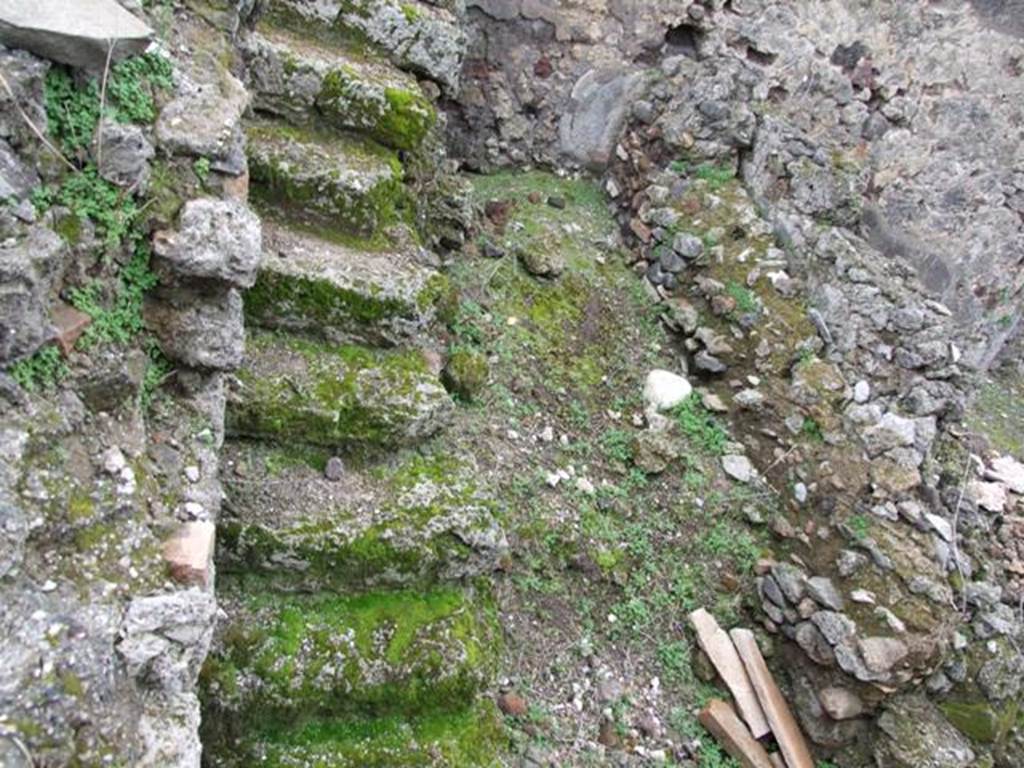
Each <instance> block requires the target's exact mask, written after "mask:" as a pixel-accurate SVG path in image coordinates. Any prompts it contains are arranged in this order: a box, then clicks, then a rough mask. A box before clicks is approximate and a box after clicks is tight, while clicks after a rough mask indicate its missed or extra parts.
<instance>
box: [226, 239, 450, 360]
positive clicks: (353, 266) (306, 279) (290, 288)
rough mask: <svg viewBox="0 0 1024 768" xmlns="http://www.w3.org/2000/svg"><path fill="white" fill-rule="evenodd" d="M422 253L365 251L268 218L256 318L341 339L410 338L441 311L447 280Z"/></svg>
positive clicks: (252, 296) (381, 341)
mask: <svg viewBox="0 0 1024 768" xmlns="http://www.w3.org/2000/svg"><path fill="white" fill-rule="evenodd" d="M415 256H416V254H414V253H396V252H394V251H363V250H359V249H355V248H350V247H348V246H345V245H341V244H339V243H334V242H331V241H328V240H323V239H321V238H318V237H315V236H313V235H307V234H305V233H303V232H300V231H298V230H293V229H288V228H286V227H283V226H280V225H277V224H272V223H269V222H267V223H266V224H265V225H264V231H263V258H262V263H261V265H260V270H259V276H258V278H257V280H256V285H255V287H254V288H253V289H252V290H250V291H248V292H247V293H246V295H245V313H246V317H247V319H248V320H249V322H250V323H253V324H256V325H259V326H262V327H265V328H277V329H281V330H288V331H302V332H304V333H311V334H314V335H317V336H322V337H323V338H325V339H328V340H330V341H334V342H339V343H340V342H350V341H357V342H364V343H368V344H378V345H385V346H392V345H397V344H399V343H401V342H403V341H408V340H409V339H411V338H412V337H414V336H415V335H416V334H418V333H420V332H421V331H422V330H423V329H424V328H426V327H427V326H428V325H429V324H430V322H431V320H433V317H434V314H435V306H436V302H437V300H438V299H439V298H440V297H441V296H442V294H443V293H444V290H445V285H446V280H445V278H444V277H443V276H442V275H440V274H439V273H438V272H435V271H434V270H432V269H429V268H427V267H424V266H421V265H419V264H417V263H416V261H415Z"/></svg>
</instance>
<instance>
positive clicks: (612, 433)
mask: <svg viewBox="0 0 1024 768" xmlns="http://www.w3.org/2000/svg"><path fill="white" fill-rule="evenodd" d="M632 443H633V436H632V435H631V434H630V433H629V432H627V431H626V430H624V429H609V430H608V431H607V432H605V433H604V434H603V435H602V436H601V449H602V450H603V451H604V455H605V456H607V457H608V458H609V459H611V460H612V461H619V462H622V463H623V464H625V463H627V462H628V461H629V460H630V459H632V458H633V447H632Z"/></svg>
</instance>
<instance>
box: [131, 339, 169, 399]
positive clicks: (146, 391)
mask: <svg viewBox="0 0 1024 768" xmlns="http://www.w3.org/2000/svg"><path fill="white" fill-rule="evenodd" d="M146 353H147V355H148V356H149V362H148V364H147V365H146V373H145V374H144V375H143V377H142V388H141V389H140V390H139V403H140V404H141V405H142V409H143V410H144V411H148V410H149V408H150V406H151V405H152V404H153V401H154V400H155V399H156V395H157V392H158V391H159V389H160V385H161V384H163V382H164V379H166V378H167V376H168V374H170V372H171V371H172V370H173V366H172V365H171V361H170V360H168V359H167V358H166V357H164V354H163V352H161V351H160V347H158V346H157V345H156V343H155V342H152V343H151V344H150V345H149V347H148V349H147V350H146Z"/></svg>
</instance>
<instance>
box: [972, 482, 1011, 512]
mask: <svg viewBox="0 0 1024 768" xmlns="http://www.w3.org/2000/svg"><path fill="white" fill-rule="evenodd" d="M967 492H968V493H969V494H970V495H971V498H972V499H974V501H975V502H976V503H977V505H978V506H979V507H982V508H983V509H987V510H988V511H989V512H1002V511H1003V509H1004V508H1005V507H1006V486H1005V485H1003V484H1002V483H984V482H982V481H980V480H974V481H972V482H971V484H970V485H968V486H967Z"/></svg>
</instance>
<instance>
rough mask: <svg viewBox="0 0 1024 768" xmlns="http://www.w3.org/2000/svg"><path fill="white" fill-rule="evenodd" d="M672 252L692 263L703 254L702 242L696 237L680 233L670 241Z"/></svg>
mask: <svg viewBox="0 0 1024 768" xmlns="http://www.w3.org/2000/svg"><path fill="white" fill-rule="evenodd" d="M672 250H673V251H675V252H676V253H678V254H679V255H680V256H682V257H683V258H684V259H689V260H690V261H692V260H693V259H696V258H698V257H700V255H701V254H702V253H704V242H703V241H702V240H701V239H700V238H699V237H697V236H696V235H691V234H689V233H688V232H680V233H679V234H677V235H676V236H675V238H674V239H673V240H672Z"/></svg>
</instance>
